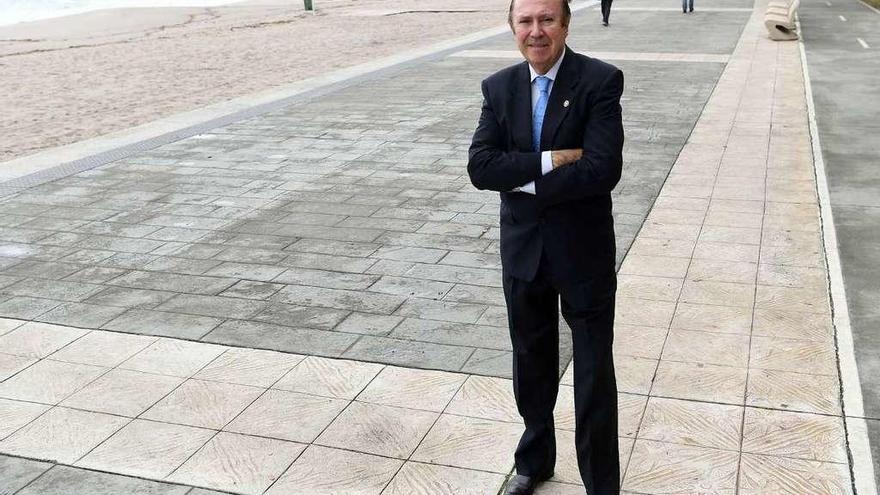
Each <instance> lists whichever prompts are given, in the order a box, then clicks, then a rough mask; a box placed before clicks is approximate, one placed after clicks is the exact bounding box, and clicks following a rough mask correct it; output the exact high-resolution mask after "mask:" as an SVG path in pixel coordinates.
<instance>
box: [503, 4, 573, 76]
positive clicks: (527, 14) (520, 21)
mask: <svg viewBox="0 0 880 495" xmlns="http://www.w3.org/2000/svg"><path fill="white" fill-rule="evenodd" d="M562 1H564V0H516V3H514V5H513V12H512V15H511V27H512V28H513V34H514V35H515V36H516V44H517V46H518V47H519V51H520V52H521V53H522V54H523V57H525V58H526V60H528V61H529V63H530V64H531V65H532V67H534V68H535V70H536V71H538V72H539V73H541V74H544V73H546V72H547V71H548V70H550V68H551V67H553V64H555V63H556V60H558V59H559V56H560V55H561V54H562V50H563V48H565V38H566V37H567V36H568V19H563V14H562Z"/></svg>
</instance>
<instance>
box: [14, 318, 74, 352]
mask: <svg viewBox="0 0 880 495" xmlns="http://www.w3.org/2000/svg"><path fill="white" fill-rule="evenodd" d="M87 332H88V330H82V329H80V328H71V327H64V326H60V325H50V324H48V323H26V324H24V325H22V326H20V327H18V328H16V329H15V330H12V331H10V332H9V333H7V334H5V335H3V336H2V337H0V349H3V353H4V354H14V355H16V356H25V357H33V358H44V357H46V356H48V355H49V354H52V353H53V352H55V351H57V350H58V349H61V348H62V347H64V346H66V345H67V344H69V343H71V342H73V341H74V340H76V339H78V338H80V337H82V336H83V335H85V334H86V333H87Z"/></svg>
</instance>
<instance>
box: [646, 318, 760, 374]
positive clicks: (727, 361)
mask: <svg viewBox="0 0 880 495" xmlns="http://www.w3.org/2000/svg"><path fill="white" fill-rule="evenodd" d="M662 360H663V361H679V362H687V363H703V364H715V365H719V366H732V367H736V368H745V367H746V366H747V365H748V364H749V337H748V336H747V335H732V334H720V333H709V332H694V331H691V330H681V329H677V328H673V329H671V330H669V337H668V338H667V341H666V346H665V347H664V348H663V357H662Z"/></svg>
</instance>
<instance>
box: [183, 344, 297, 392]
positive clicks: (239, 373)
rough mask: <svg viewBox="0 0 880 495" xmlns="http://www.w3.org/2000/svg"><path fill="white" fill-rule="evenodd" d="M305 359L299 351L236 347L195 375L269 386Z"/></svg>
mask: <svg viewBox="0 0 880 495" xmlns="http://www.w3.org/2000/svg"><path fill="white" fill-rule="evenodd" d="M303 359H305V357H304V356H300V355H298V354H287V353H283V352H274V351H262V350H259V349H238V348H232V349H227V350H226V352H224V353H223V354H222V355H221V356H220V357H218V358H217V359H215V360H214V361H212V362H211V363H210V364H208V365H207V366H205V367H204V368H203V369H202V370H201V371H199V372H198V373H196V375H195V376H194V377H193V378H200V379H202V380H213V381H218V382H227V383H237V384H239V385H251V386H254V387H264V388H266V387H270V386H271V385H272V384H273V383H275V382H276V381H278V379H279V378H281V377H282V376H284V374H285V373H287V372H288V371H290V370H291V369H292V368H293V367H294V366H296V365H297V364H299V362H300V361H302V360H303Z"/></svg>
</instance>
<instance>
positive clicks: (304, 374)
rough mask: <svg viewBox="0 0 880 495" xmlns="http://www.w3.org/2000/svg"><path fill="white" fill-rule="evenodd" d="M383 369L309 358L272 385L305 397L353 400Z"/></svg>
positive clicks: (367, 365) (345, 361)
mask: <svg viewBox="0 0 880 495" xmlns="http://www.w3.org/2000/svg"><path fill="white" fill-rule="evenodd" d="M382 367H383V365H381V364H373V363H361V362H357V361H347V360H342V359H327V358H321V357H315V356H309V357H307V358H306V359H304V360H303V361H302V362H301V363H299V364H298V365H297V366H296V368H294V369H292V370H291V371H290V372H289V373H288V374H286V375H284V377H283V378H281V379H280V380H278V382H277V383H276V384H275V385H273V387H274V388H278V389H281V390H289V391H291V392H302V393H305V394H313V395H321V396H324V397H335V398H337V399H354V398H355V397H357V395H358V394H359V393H360V392H361V390H363V389H364V387H366V386H367V384H368V383H370V381H371V380H372V379H373V378H375V377H376V375H377V374H378V373H379V371H381V370H382Z"/></svg>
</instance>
